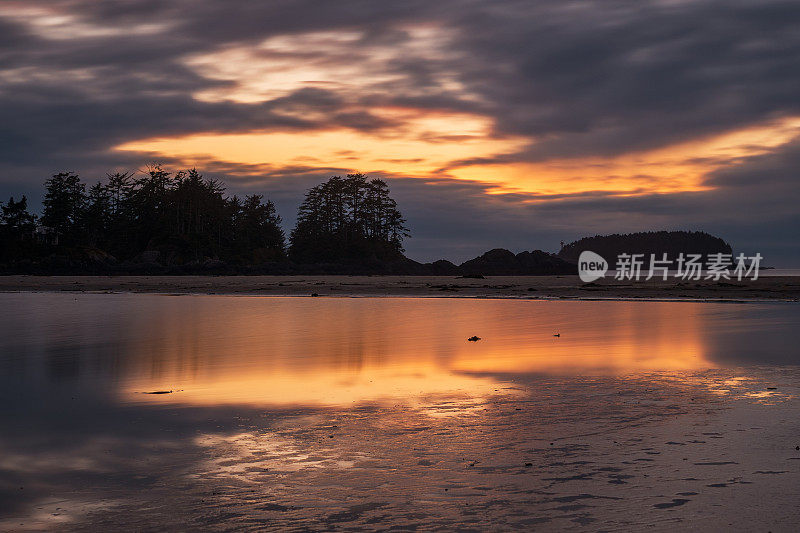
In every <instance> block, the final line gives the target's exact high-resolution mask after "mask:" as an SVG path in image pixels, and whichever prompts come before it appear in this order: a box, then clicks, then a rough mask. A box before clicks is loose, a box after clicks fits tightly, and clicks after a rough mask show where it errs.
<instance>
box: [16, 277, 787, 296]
mask: <svg viewBox="0 0 800 533" xmlns="http://www.w3.org/2000/svg"><path fill="white" fill-rule="evenodd" d="M16 291H42V292H50V291H53V292H101V293H102V292H134V293H160V294H242V295H264V296H310V295H318V296H408V297H422V296H428V297H430V296H436V297H461V298H470V297H472V298H529V299H552V298H567V299H651V300H662V299H663V300H712V301H718V300H723V301H727V300H730V301H764V300H778V301H796V300H798V299H800V278H798V277H777V276H776V277H760V278H759V279H757V280H755V281H752V280H743V281H735V280H733V281H731V280H721V281H713V280H698V281H694V280H692V281H680V280H674V279H669V280H667V281H661V280H650V281H617V280H614V279H607V278H606V279H602V280H598V281H596V282H592V283H583V282H581V280H580V279H579V278H578V277H577V276H487V277H486V278H484V279H474V278H462V277H453V276H0V292H16Z"/></svg>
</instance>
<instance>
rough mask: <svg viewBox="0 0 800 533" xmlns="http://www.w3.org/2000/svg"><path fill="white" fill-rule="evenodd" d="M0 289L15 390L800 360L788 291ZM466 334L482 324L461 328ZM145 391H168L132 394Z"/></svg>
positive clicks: (229, 388) (199, 396) (383, 387)
mask: <svg viewBox="0 0 800 533" xmlns="http://www.w3.org/2000/svg"><path fill="white" fill-rule="evenodd" d="M0 300H2V309H3V311H2V314H1V315H0V321H1V323H2V337H1V338H0V351H2V354H3V355H2V358H0V365H2V366H0V370H2V379H3V389H4V391H6V392H8V391H14V392H13V394H15V395H16V394H22V393H30V392H31V391H35V392H36V394H37V395H41V396H45V397H46V396H49V395H56V394H59V393H62V394H64V393H69V394H72V392H76V391H80V392H81V393H83V394H85V393H87V392H90V391H91V394H92V395H98V394H102V395H104V396H106V397H107V398H108V400H109V401H120V402H127V401H130V402H174V403H182V404H193V405H218V404H225V403H230V404H239V403H247V404H257V405H272V404H288V405H319V404H323V405H327V404H343V405H349V404H351V403H353V402H363V401H380V400H387V399H391V398H412V399H413V398H415V397H418V396H420V395H425V394H434V393H441V392H451V391H456V390H469V391H470V392H472V393H474V392H477V391H479V390H481V389H492V390H493V388H495V385H496V383H495V382H494V380H493V379H492V378H491V377H490V376H492V375H493V374H495V375H496V374H505V373H551V374H552V373H558V374H596V373H616V374H629V373H635V372H640V371H647V370H693V369H701V368H715V367H724V366H726V365H741V364H748V363H753V364H771V363H789V364H797V363H800V359H797V357H796V356H797V351H796V349H795V329H794V328H795V327H796V326H797V325H798V324H800V307H798V306H794V305H791V304H761V305H732V304H707V303H690V302H676V303H664V302H574V301H572V302H570V301H562V302H559V301H555V302H542V301H515V300H470V299H464V300H452V299H421V298H417V299H413V298H386V299H381V298H341V299H330V298H325V299H323V298H289V297H286V298H259V297H225V296H161V295H130V294H114V295H85V294H84V295H65V294H5V295H2V296H0ZM473 335H477V336H479V337H481V340H480V341H478V342H469V341H467V338H469V337H471V336H473ZM555 335H559V336H557V337H556V336H555ZM70 391H72V392H70ZM156 391H174V392H173V393H172V394H171V395H167V394H158V395H151V394H143V393H146V392H156ZM25 395H27V394H25Z"/></svg>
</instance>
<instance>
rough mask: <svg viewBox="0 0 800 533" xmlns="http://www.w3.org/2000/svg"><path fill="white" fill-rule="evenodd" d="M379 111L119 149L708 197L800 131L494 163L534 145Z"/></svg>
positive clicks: (255, 163) (512, 187) (476, 128)
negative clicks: (347, 125) (366, 117)
mask: <svg viewBox="0 0 800 533" xmlns="http://www.w3.org/2000/svg"><path fill="white" fill-rule="evenodd" d="M373 113H374V114H375V115H377V116H379V117H382V118H390V119H392V121H394V122H396V123H397V124H399V126H397V127H395V128H392V129H389V130H381V131H377V132H363V131H354V130H350V129H343V128H342V129H325V130H316V131H302V132H297V131H254V132H244V133H237V134H219V133H203V134H196V135H189V136H184V137H164V138H153V139H143V140H140V141H133V142H128V143H125V144H123V145H120V146H117V147H116V149H117V150H120V151H129V152H141V153H143V154H147V156H149V157H154V158H157V157H169V158H177V159H178V160H180V161H182V162H183V163H184V164H186V165H187V166H189V165H194V164H196V163H197V162H204V161H208V160H214V161H219V162H223V163H226V164H229V165H231V164H232V165H235V164H240V165H247V166H249V167H251V168H252V167H256V168H258V167H262V168H263V169H264V171H265V172H268V171H269V169H274V168H282V167H292V166H306V167H308V166H311V167H314V166H319V167H320V168H348V169H357V170H360V171H363V172H368V173H379V174H395V175H403V176H409V177H418V178H424V179H435V178H436V177H447V178H456V179H462V180H469V181H478V182H482V183H488V184H490V192H492V193H508V192H522V193H527V194H531V195H541V196H545V197H551V196H553V195H576V194H581V193H588V192H602V193H605V194H607V195H617V196H633V195H640V194H651V193H675V192H684V191H701V190H705V189H706V188H707V186H706V185H704V183H703V177H704V176H705V175H706V174H707V173H708V172H710V171H713V170H715V169H718V168H720V167H723V166H726V165H731V164H734V163H736V162H737V161H740V160H741V159H742V158H744V157H749V156H754V155H759V154H763V153H766V152H768V151H770V150H772V149H774V148H776V147H778V146H780V145H782V144H785V143H787V142H789V141H790V140H791V139H792V138H794V137H796V136H797V135H798V134H800V117H790V118H785V119H782V120H776V121H770V122H767V123H763V124H759V125H755V126H751V127H748V128H744V129H740V130H735V131H731V132H727V133H724V134H721V135H715V136H712V137H709V138H705V139H699V140H691V141H686V142H683V143H679V144H675V145H672V146H667V147H664V148H659V149H656V150H650V151H644V152H634V153H628V154H624V155H621V156H617V157H578V158H571V159H551V160H546V161H542V162H536V163H527V162H509V163H485V164H467V163H463V161H467V160H474V159H481V158H485V159H487V160H490V161H491V160H492V158H497V157H500V156H503V155H506V154H513V153H514V152H517V151H519V150H521V149H522V148H524V147H525V146H526V145H527V144H528V143H529V142H530V141H529V140H528V139H526V138H523V137H510V138H497V137H495V136H493V133H492V122H491V120H490V119H488V118H486V117H483V116H479V115H473V114H467V113H455V112H441V111H423V110H414V109H399V108H379V109H375V110H373ZM511 158H513V155H511ZM460 161H461V162H460ZM531 201H536V200H535V199H532V200H531Z"/></svg>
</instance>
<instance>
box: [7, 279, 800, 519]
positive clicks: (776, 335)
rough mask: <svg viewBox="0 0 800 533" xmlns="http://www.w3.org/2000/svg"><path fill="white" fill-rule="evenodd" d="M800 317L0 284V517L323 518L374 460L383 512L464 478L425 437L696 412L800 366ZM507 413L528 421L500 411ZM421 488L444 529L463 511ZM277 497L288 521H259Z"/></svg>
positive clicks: (456, 439)
mask: <svg viewBox="0 0 800 533" xmlns="http://www.w3.org/2000/svg"><path fill="white" fill-rule="evenodd" d="M798 326H800V306H798V305H795V304H792V303H770V304H713V303H691V302H614V301H583V302H578V301H530V300H476V299H434V298H416V299H415V298H294V297H282V298H281V297H278V298H270V297H226V296H163V295H131V294H48V293H40V294H0V401H2V405H3V406H4V407H3V409H2V411H0V526H3V525H5V526H8V525H9V524H10V522H7V523H4V522H3V521H2V519H3V518H4V517H9V516H10V517H13V519H14V520H19V523H17V522H14V523H15V524H17V525H16V527H18V528H22V529H24V528H26V527H31V528H33V529H37V528H40V527H43V524H44V525H47V526H48V527H49V526H50V525H52V524H53V523H56V524H60V523H62V522H61V521H62V520H63V524H68V525H69V527H70V528H73V527H74V528H79V525H80V524H88V525H87V526H86V527H88V528H89V529H100V528H101V525H102V526H103V527H112V526H113V527H123V528H125V527H129V528H134V529H135V528H136V527H137V523H136V522H135V521H134V522H130V523H128V522H125V519H127V518H126V517H123V515H121V514H120V512H119V509H120V508H124V507H125V506H126V505H128V506H131V505H132V506H133V507H134V508H138V507H137V506H143V505H144V506H147V508H148V509H150V511H148V513H149V514H148V515H147V520H145V524H147V525H148V527H155V529H159V528H158V527H157V525H158V524H160V523H161V522H158V521H159V520H165V521H166V522H163V524H167V523H169V519H170V518H168V517H169V515H170V513H171V512H172V510H174V509H175V508H180V509H182V510H183V511H182V512H185V513H190V514H192V516H194V515H202V516H203V520H202V521H201V522H197V523H196V524H195V525H196V526H202V525H208V524H209V523H211V522H209V520H211V518H209V515H208V513H207V512H206V510H207V508H208V506H209V505H211V503H210V502H214V504H213V506H212V507H213V509H214V512H215V513H220V512H222V511H221V510H220V509H227V511H226V512H230V513H234V508H235V513H234V514H235V516H236V517H237V520H245V521H248V520H250V521H251V522H252V523H251V522H246V523H248V524H250V525H253V524H255V526H254V527H256V526H257V528H258V527H261V526H264V524H266V523H270V524H278V525H280V524H283V525H284V526H285V525H286V524H289V523H294V524H295V525H297V524H300V525H301V526H302V527H301V528H305V527H310V528H312V529H314V528H321V529H327V528H328V527H329V526H330V524H331V522H330V520H332V519H330V517H331V516H333V517H336V516H340V514H341V513H342V512H345V511H346V509H349V507H347V505H346V502H347V501H348V498H351V497H352V494H353V491H355V492H356V493H358V492H359V491H362V496H363V497H364V498H369V497H370V495H371V494H373V493H374V491H375V490H378V489H377V487H384V488H385V487H389V486H394V485H393V483H394V481H392V482H390V481H389V480H388V478H385V477H383V476H385V475H386V473H385V471H384V470H382V469H383V468H386V466H380V468H378V470H375V468H376V466H375V465H376V464H377V463H375V461H376V460H377V459H376V457H382V458H383V459H385V460H389V461H399V462H400V463H402V465H399V466H397V467H396V468H395V469H394V473H393V474H392V475H393V476H400V477H399V478H398V479H401V478H403V476H406V475H407V476H410V477H408V478H407V479H405V478H403V479H405V481H404V483H405V485H402V484H401V485H398V487H400V488H397V489H396V490H395V489H392V491H394V492H392V491H389V492H387V495H386V498H388V501H390V502H394V503H387V504H386V506H389V507H391V508H393V509H394V507H393V506H395V504H396V505H400V503H398V502H401V500H402V501H407V499H408V498H411V497H412V496H413V497H414V498H416V497H417V495H418V494H420V493H421V492H420V491H422V492H424V493H425V494H428V492H430V491H433V492H436V494H438V492H437V491H438V490H440V489H441V487H446V486H448V485H447V483H454V481H453V480H454V479H456V478H457V477H458V476H457V475H456V474H454V472H457V471H460V470H459V469H461V468H462V467H463V465H461V466H457V467H455V468H456V470H453V469H452V468H451V469H442V470H441V471H440V472H439V473H438V474H437V475H433V474H431V476H433V477H429V478H426V479H427V481H424V482H423V481H421V480H420V479H417V478H416V477H415V474H413V472H415V471H416V470H415V469H417V470H418V469H419V468H420V466H419V465H423V466H424V465H427V464H429V463H430V464H434V463H435V462H436V460H439V461H442V463H441V464H444V462H443V461H444V459H441V458H440V459H436V460H434V459H431V457H430V456H429V455H426V454H430V453H434V452H432V451H430V449H431V448H432V449H435V448H437V447H439V448H440V449H445V448H446V449H448V450H449V451H450V453H452V454H454V456H455V455H458V454H462V453H466V452H465V450H471V451H470V453H473V455H475V456H478V455H481V454H483V455H488V456H498V457H499V456H502V455H503V454H504V453H505V454H507V455H508V454H511V453H512V451H513V453H516V452H517V451H519V452H520V453H523V452H524V450H525V449H527V448H525V446H528V447H530V443H532V442H535V441H538V440H542V439H557V438H561V437H556V436H553V435H550V434H548V433H547V432H548V431H555V430H553V429H545V428H556V427H562V428H563V431H566V432H567V433H569V434H576V433H580V432H581V431H585V432H588V430H587V429H586V427H584V426H586V425H587V424H590V425H591V426H592V428H593V429H592V431H595V430H597V428H598V427H599V428H601V431H617V430H616V429H613V428H615V427H616V425H615V424H617V421H619V420H623V419H624V420H628V419H634V418H648V417H655V418H658V417H661V416H662V414H663V413H662V414H660V411H658V409H662V407H660V405H661V404H659V406H657V408H656V407H654V405H655V404H650V403H646V402H647V401H650V400H651V399H652V398H653V394H656V395H657V396H658V398H660V400H659V401H670V402H673V403H674V406H673V407H670V409H674V411H670V413H679V412H684V413H689V412H693V411H692V410H693V409H695V407H694V404H693V403H692V402H694V401H695V399H696V398H700V397H701V396H702V397H703V398H706V400H707V401H709V402H712V403H713V402H716V401H717V400H715V399H714V398H716V397H717V396H719V395H724V394H727V393H729V392H730V391H731V390H734V389H736V388H737V387H740V388H741V387H745V388H746V387H747V383H750V382H751V381H752V382H753V383H755V378H754V377H753V376H754V375H756V374H757V373H759V372H763V368H764V367H768V368H769V367H771V368H774V369H775V371H776V372H778V374H777V375H780V372H783V371H784V370H783V369H792V368H794V366H795V365H798V364H800V349H798V346H797V342H796V338H797V331H798ZM473 335H477V336H479V337H481V340H479V341H477V342H469V341H468V340H467V339H468V338H469V337H471V336H473ZM555 335H558V336H555ZM756 367H758V369H759V370H755V369H756ZM749 368H753V369H754V370H753V371H752V375H751V372H750V371H749V370H748V369H749ZM792 372H794V370H792ZM787 375H788V374H787ZM748 380H750V381H748ZM742 390H743V393H742V397H752V398H754V399H758V400H759V401H761V400H763V399H765V398H767V399H769V398H770V397H772V395H774V394H776V391H773V390H772V388H770V389H767V388H765V387H764V386H763V384H762V383H759V384H758V385H753V388H752V390H750V389H747V390H745V389H744V388H743V389H742ZM647 391H650V392H647ZM652 391H660V392H657V393H654V392H652ZM153 393H159V394H153ZM777 393H780V394H782V395H783V397H784V398H788V397H789V396H788V395H787V394H786V393H785V390H784V389H781V390H780V391H777ZM620 395H623V396H620ZM625 395H633V396H635V397H636V400H635V403H634V401H633V400H630V401H629V400H625V401H622V400H620V398H623V397H627V396H625ZM637 395H638V396H637ZM747 395H751V396H747ZM642 398H644V400H643V399H642ZM665 398H666V399H667V400H664V399H665ZM675 398H678V400H675ZM517 405H518V406H522V407H514V406H517ZM520 410H523V413H524V415H523V414H517V415H516V416H518V417H520V416H527V417H528V418H526V419H525V422H524V423H522V422H517V423H511V422H509V420H508V416H509V415H508V413H509V412H510V413H519V412H520ZM698 412H699V411H698ZM703 412H705V411H703ZM478 414H479V415H480V416H479V418H477V419H475V418H469V417H470V416H477V415H478ZM448 417H449V418H448ZM464 417H467V418H464ZM587 421H588V422H587ZM565 424H566V425H565ZM626 427H627V426H626ZM421 432H422V433H421ZM431 432H433V433H431ZM344 434H347V435H349V438H350V440H349V441H346V444H343V442H345V441H344V440H341V441H340V440H331V439H334V436H336V437H337V438H338V437H339V436H340V435H344ZM587 434H588V433H587ZM423 436H424V438H423ZM637 438H639V437H637ZM443 439H444V440H443ZM334 442H335V443H336V444H335V445H334V444H333V443H334ZM632 442H633V441H632ZM636 442H639V441H636ZM453 447H455V448H453ZM498 447H499V448H498ZM515 447H519V450H517V448H515ZM425 450H429V451H425ZM498 450H505V451H504V452H500V451H498ZM559 450H561V448H559ZM564 450H566V451H564V453H565V454H567V455H570V454H572V455H574V452H572V451H569V450H568V449H566V448H565V449H564ZM551 451H552V450H551ZM609 453H611V452H609ZM498 454H499V455H498ZM520 457H522V456H520ZM401 458H402V460H401ZM517 460H521V459H519V458H517V457H516V456H514V458H513V459H509V461H512V462H513V461H517ZM525 460H531V461H533V459H525ZM403 461H405V462H403ZM473 462H474V461H473ZM523 462H524V461H523ZM515 464H516V463H515ZM548 464H549V463H548ZM552 464H553V465H562V466H555V467H552V468H555V469H557V470H558V469H566V470H564V472H566V474H564V473H563V472H561V471H560V470H559V471H558V472H556V474H558V475H567V477H569V475H568V474H569V473H570V472H572V470H570V469H571V468H574V467H565V466H563V465H565V464H569V463H563V462H560V463H559V462H555V463H552ZM403 465H405V466H403ZM514 468H518V466H515V467H514ZM609 468H611V467H609ZM613 468H619V465H616V466H614V467H613ZM343 469H346V470H347V472H349V473H348V474H347V475H346V476H344V474H342V470H343ZM514 472H516V470H514ZM496 474H497V473H494V474H492V475H493V476H495V477H494V478H492V479H493V481H492V483H496V484H497V486H496V487H495V488H494V489H493V490H498V491H504V490H505V489H503V488H502V487H509V486H510V485H509V480H508V479H499V478H497V477H496ZM468 475H469V476H474V474H473V473H469V474H468ZM504 475H505V474H504ZM581 475H582V474H581ZM275 476H277V477H275ZM320 476H322V477H320ZM343 476H344V477H343ZM437 476H438V477H437ZM454 476H456V477H454ZM334 479H336V480H338V481H335V482H334V481H332V480H334ZM344 479H347V480H349V481H343V480H344ZM376 479H380V480H381V482H380V483H378V484H377V485H376V484H375V480H376ZM469 479H470V480H472V481H470V483H472V484H473V485H474V484H475V483H478V481H475V480H473V479H472V478H469ZM559 479H560V478H559ZM223 480H224V481H223ZM232 480H233V481H232ZM448 480H449V481H448ZM464 482H465V483H467V482H466V481H464ZM530 482H531V481H526V483H530ZM220 483H222V484H223V488H219V487H220V485H219V484H220ZM330 483H344V484H345V485H348V484H349V485H348V486H349V487H350V488H349V489H347V491H345V492H346V494H340V493H331V492H330V491H331V490H332V489H331V486H332V485H330ZM420 483H421V485H419V486H417V485H416V484H420ZM429 483H434V484H436V485H435V486H436V487H438V488H433V487H432V486H431V485H429ZM480 483H484V484H486V483H489V481H487V480H486V479H483V480H482V481H480ZM515 483H516V482H515ZM548 483H550V482H548ZM173 486H181V487H182V490H184V491H185V492H184V493H182V495H178V494H176V493H174V492H172V491H166V488H165V487H173ZM20 487H24V488H20ZM253 487H256V488H253ZM401 488H402V490H401ZM412 488H413V490H412ZM145 489H146V492H144V493H143V492H142V490H145ZM387 490H388V489H387ZM442 490H443V489H442ZM487 490H489V489H487ZM515 490H516V489H515ZM165 491H166V492H165ZM214 491H221V492H218V493H215V492H214ZM253 491H266V492H258V494H259V495H260V496H257V497H255V496H253V495H252V493H253ZM404 491H405V492H404ZM409 491H410V492H409ZM348 494H349V495H348ZM450 494H451V496H452V493H450ZM514 494H517V493H516V492H514ZM486 495H487V498H488V499H487V500H486V505H487V506H489V507H491V506H492V505H494V504H491V501H494V500H493V499H492V498H496V496H492V498H489V495H490V493H489V492H487V493H486ZM428 496H429V500H430V501H429V502H428V504H430V505H433V507H432V508H430V509H429V510H428V512H429V513H432V515H431V516H433V515H436V516H437V517H438V518H437V520H443V522H441V524H443V525H444V527H452V526H453V525H456V524H460V523H462V519H463V517H461V515H460V514H459V513H460V511H457V508H456V507H453V509H452V513H451V514H449V515H447V516H444V515H441V516H439V515H437V514H436V513H438V512H439V511H437V510H432V509H437V508H438V507H437V506H439V503H436V502H437V501H438V500H436V498H438V496H437V497H436V498H434V497H433V496H431V494H428ZM505 497H506V498H509V496H508V494H506V496H505ZM176 498H177V499H176ZM265 498H266V500H265ZM403 498H405V500H404V499H403ZM475 498H476V496H475V495H474V494H473V496H472V500H473V501H476V500H475ZM156 500H158V502H167V501H168V502H170V504H169V505H170V506H172V508H170V509H167V508H161V507H160V506H159V505H160V504H159V503H157V502H156ZM267 500H268V501H269V502H272V503H270V504H269V505H273V506H277V507H275V508H269V506H267V508H265V507H263V506H264V501H267ZM290 501H294V502H299V501H302V502H303V506H302V507H303V508H304V509H305V511H302V512H301V511H299V510H297V512H295V513H294V514H292V513H293V512H294V511H292V507H291V503H290ZM426 501H427V500H426ZM59 502H61V503H59ZM131 502H134V503H131ZM287 502H289V503H287ZM431 502H433V503H431ZM428 504H425V505H428ZM165 505H166V504H165ZM256 505H260V507H258V506H256ZM382 505H383V504H382ZM419 505H421V504H419ZM519 505H521V506H522V507H520V508H521V509H523V510H524V509H527V507H525V506H524V505H523V504H522V503H519ZM176 506H177V507H176ZM253 506H256V507H253ZM489 507H487V509H488V508H489ZM59 509H60V510H59ZM65 509H66V510H65ZM109 509H111V510H109ZM265 509H266V510H265ZM281 509H283V510H281ZM298 509H299V507H298ZM312 509H313V511H311V510H312ZM492 509H494V508H493V507H492ZM396 510H397V509H395V511H396ZM267 511H268V512H267ZM276 512H277V513H278V514H280V516H284V517H290V518H291V519H289V518H286V519H287V520H289V521H288V522H280V521H278V522H270V521H274V520H277V519H276V518H275V517H274V516H273V514H274V513H276ZM408 512H409V513H410V514H409V516H411V515H412V514H413V513H412V512H411V511H408ZM442 512H444V511H442ZM515 512H516V511H515ZM520 512H521V511H520ZM526 512H527V511H526ZM37 513H38V514H37ZM264 513H266V515H268V516H266V515H265V516H266V517H265V516H262V514H264ZM281 513H283V514H281ZM448 513H450V511H448ZM487 513H488V514H486V516H485V517H484V519H489V517H490V516H492V515H491V513H490V512H488V511H487ZM361 514H363V513H361ZM361 514H359V513H356V514H355V515H353V516H354V517H355V518H352V520H353V521H355V522H357V521H358V520H360V519H361V518H360V517H361ZM290 515H291V516H290ZM214 516H216V515H214ZM254 516H255V517H256V518H254ZM326 516H327V517H328V518H325V517H326ZM342 516H345V517H347V516H349V515H342ZM502 516H505V515H502ZM87 517H90V518H91V517H95V518H91V519H90V518H87ZM98 517H101V518H98ZM310 517H314V520H323V521H322V522H318V523H317V522H313V523H312V522H303V520H310ZM458 517H461V518H458ZM372 518H374V517H372ZM494 518H495V519H497V518H498V517H497V516H495V517H494ZM171 519H174V520H177V522H175V523H173V525H180V524H183V523H184V522H182V521H181V519H179V518H178V517H174V516H173V517H172V518H171ZM367 519H371V518H369V516H368V515H365V517H364V520H367ZM9 520H10V519H9ZM87 520H88V522H87ZM253 520H254V521H253ZM297 520H300V521H301V522H297ZM325 520H328V521H327V522H325ZM409 520H410V519H409ZM548 520H550V518H548ZM264 521H267V522H264ZM292 521H294V522H292ZM344 521H345V522H348V521H350V520H344ZM334 522H336V520H334ZM355 522H354V523H355ZM243 523H244V522H243ZM391 523H394V522H389V523H387V524H385V525H387V526H388V525H391ZM403 523H405V522H403ZM408 523H411V522H408ZM492 523H494V522H489V523H485V524H484V526H488V525H491V524H492ZM587 523H589V522H587ZM163 524H162V525H163ZM219 524H220V527H222V525H223V523H219ZM521 524H523V525H524V522H521ZM139 525H141V524H139ZM240 525H241V524H240ZM361 525H362V526H364V527H368V526H366V522H365V523H363V524H361ZM429 525H430V524H429ZM298 527H300V526H298ZM0 529H2V527H0Z"/></svg>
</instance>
